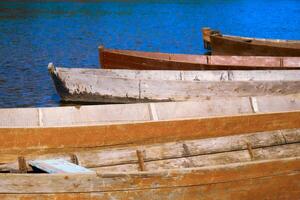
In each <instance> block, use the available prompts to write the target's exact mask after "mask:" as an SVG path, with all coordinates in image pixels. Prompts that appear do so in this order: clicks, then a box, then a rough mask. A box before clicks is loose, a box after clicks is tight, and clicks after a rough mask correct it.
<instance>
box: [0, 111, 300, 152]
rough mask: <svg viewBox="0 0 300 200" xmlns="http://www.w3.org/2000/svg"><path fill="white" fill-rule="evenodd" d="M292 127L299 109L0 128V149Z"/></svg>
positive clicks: (159, 139) (166, 139) (299, 121)
mask: <svg viewBox="0 0 300 200" xmlns="http://www.w3.org/2000/svg"><path fill="white" fill-rule="evenodd" d="M292 128H300V112H297V111H295V112H282V113H264V114H247V115H236V116H222V117H213V118H212V117H210V118H209V117H208V118H199V119H180V120H179V119H178V120H170V121H167V120H164V121H155V122H154V121H152V122H143V123H141V122H140V123H138V122H136V123H128V124H106V125H98V126H78V127H53V128H52V127H51V128H0V141H3V142H1V143H0V149H1V150H5V149H10V150H14V149H24V148H30V149H47V148H80V147H101V146H102V147H104V146H113V145H128V144H131V145H133V144H145V143H161V142H171V141H179V140H189V139H204V138H211V137H221V136H230V135H238V134H245V133H251V132H252V133H254V132H259V131H273V130H280V129H292ZM19 138H22V140H20V139H19Z"/></svg>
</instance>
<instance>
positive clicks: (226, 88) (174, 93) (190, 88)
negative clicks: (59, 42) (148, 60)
mask: <svg viewBox="0 0 300 200" xmlns="http://www.w3.org/2000/svg"><path fill="white" fill-rule="evenodd" d="M49 72H50V75H51V77H52V79H53V81H54V84H55V87H56V90H57V93H58V94H59V95H60V97H61V99H62V100H63V101H77V102H104V103H130V102H151V101H186V100H199V99H207V98H211V97H227V96H232V97H234V96H235V97H248V96H265V95H288V94H297V93H299V92H300V79H299V77H300V70H288V71H280V70H278V71H276V70H269V71H263V70H258V71H255V70H251V71H155V70H154V71H148V70H144V71H139V70H137V71H135V70H103V69H79V68H77V69H76V68H72V69H68V68H55V67H54V66H53V65H52V64H49Z"/></svg>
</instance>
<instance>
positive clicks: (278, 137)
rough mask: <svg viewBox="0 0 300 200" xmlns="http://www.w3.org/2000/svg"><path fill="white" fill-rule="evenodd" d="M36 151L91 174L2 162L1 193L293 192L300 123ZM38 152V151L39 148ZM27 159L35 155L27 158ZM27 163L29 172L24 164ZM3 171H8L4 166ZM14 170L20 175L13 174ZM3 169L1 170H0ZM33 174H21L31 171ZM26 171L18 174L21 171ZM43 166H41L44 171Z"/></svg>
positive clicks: (177, 195) (299, 160) (171, 195)
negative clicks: (65, 150) (145, 142)
mask: <svg viewBox="0 0 300 200" xmlns="http://www.w3.org/2000/svg"><path fill="white" fill-rule="evenodd" d="M243 133H244V132H241V133H240V135H236V136H226V137H217V138H209V139H202V140H188V141H180V142H171V143H162V144H149V145H144V146H131V147H123V148H112V149H104V150H92V151H91V150H87V149H86V148H85V150H84V151H82V150H81V152H75V154H72V156H70V155H68V154H62V153H61V154H57V153H56V154H48V155H39V156H33V157H32V158H33V159H41V160H43V159H49V157H51V158H52V159H53V157H56V159H57V158H60V159H66V160H70V161H72V162H74V163H76V164H78V165H82V166H84V167H87V168H90V169H91V171H92V172H91V173H77V174H74V173H59V174H35V173H36V172H35V171H34V169H31V168H30V166H27V163H26V161H24V160H25V159H24V158H23V162H25V163H22V162H20V160H22V159H20V158H19V161H18V163H10V164H6V165H3V164H2V165H0V170H2V173H0V183H1V187H0V197H1V199H24V198H27V199H53V198H56V199H60V198H61V199H111V198H114V199H130V198H137V197H138V198H139V199H153V197H155V198H157V199H191V198H198V197H199V198H201V199H211V198H213V197H214V198H217V199H224V200H225V199H240V198H241V197H242V198H243V199H250V198H253V197H254V196H255V198H256V199H268V198H269V199H273V198H275V197H276V198H277V197H280V199H294V198H295V197H298V196H299V194H300V181H299V178H300V173H299V169H300V157H299V154H300V129H288V130H287V129H284V130H277V131H269V132H260V133H251V134H243ZM39 153H40V152H39ZM29 163H30V162H29ZM24 168H25V171H24ZM3 170H6V171H3ZM12 170H16V171H15V172H18V173H19V174H14V173H9V172H13V171H12ZM3 172H4V173H3ZM29 172H30V174H24V173H29ZM20 173H21V174H20ZM39 173H40V172H39Z"/></svg>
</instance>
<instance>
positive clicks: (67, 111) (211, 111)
mask: <svg viewBox="0 0 300 200" xmlns="http://www.w3.org/2000/svg"><path fill="white" fill-rule="evenodd" d="M254 99H255V102H256V106H255V109H254V107H253V103H254V101H253V100H254ZM224 105H226V106H224ZM293 110H300V95H299V94H296V95H284V96H258V97H250V98H248V97H226V98H210V99H204V100H201V101H185V102H160V103H149V104H148V103H139V104H126V105H124V104H113V105H93V106H64V107H51V108H10V109H0V127H3V128H4V127H7V128H8V127H10V128H16V127H20V128H28V127H57V126H78V125H99V124H107V123H122V122H123V123H125V122H127V123H129V122H133V121H149V120H171V119H180V118H199V117H208V116H223V115H235V114H246V113H253V112H254V113H260V112H283V111H293Z"/></svg>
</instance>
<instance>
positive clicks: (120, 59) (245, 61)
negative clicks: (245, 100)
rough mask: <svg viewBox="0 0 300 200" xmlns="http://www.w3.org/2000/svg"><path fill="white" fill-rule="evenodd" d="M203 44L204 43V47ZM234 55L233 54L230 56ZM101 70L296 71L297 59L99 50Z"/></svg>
mask: <svg viewBox="0 0 300 200" xmlns="http://www.w3.org/2000/svg"><path fill="white" fill-rule="evenodd" d="M206 44H207V43H206ZM233 55H234V54H233ZM99 59H100V65H101V68H103V69H139V70H249V69H256V70H259V69H264V70H266V69H299V68H300V58H295V57H284V58H283V57H263V56H215V55H214V56H209V55H187V54H168V53H157V52H142V51H130V50H116V49H106V48H104V47H103V46H100V47H99Z"/></svg>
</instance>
